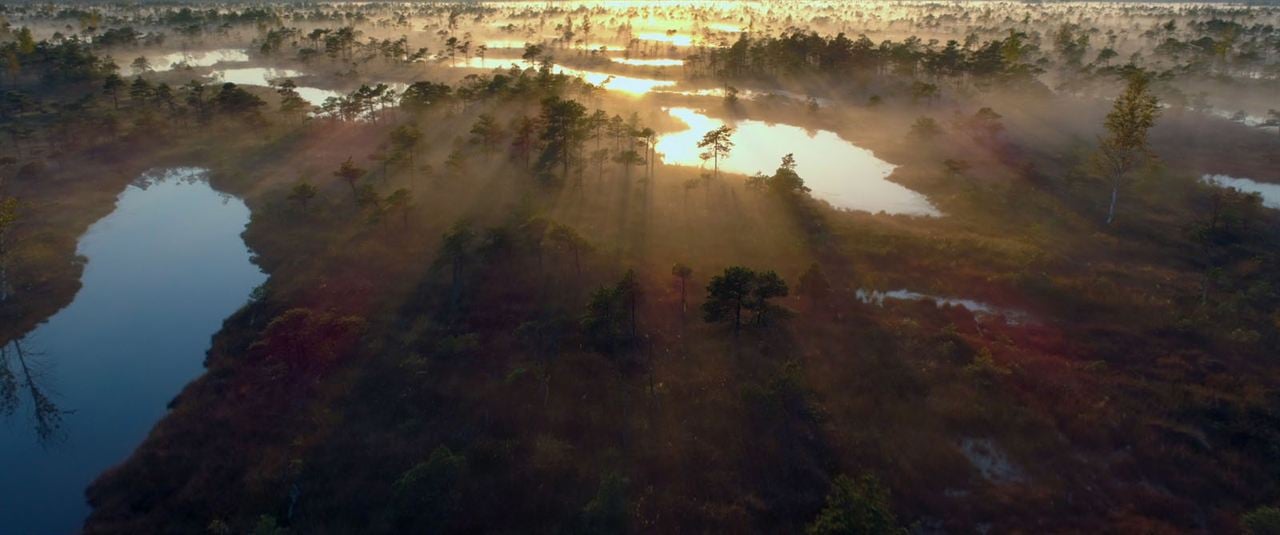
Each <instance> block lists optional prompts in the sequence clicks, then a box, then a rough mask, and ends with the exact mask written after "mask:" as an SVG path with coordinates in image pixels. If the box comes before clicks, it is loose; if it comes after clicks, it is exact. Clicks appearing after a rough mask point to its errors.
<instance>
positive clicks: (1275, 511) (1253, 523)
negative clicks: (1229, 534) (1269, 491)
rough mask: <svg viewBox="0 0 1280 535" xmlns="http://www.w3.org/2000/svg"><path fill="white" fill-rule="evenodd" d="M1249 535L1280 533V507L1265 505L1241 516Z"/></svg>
mask: <svg viewBox="0 0 1280 535" xmlns="http://www.w3.org/2000/svg"><path fill="white" fill-rule="evenodd" d="M1240 525H1241V526H1243V527H1244V531H1245V533H1247V534H1248V535H1280V508H1276V507H1271V506H1268V505H1264V506H1262V507H1259V508H1257V509H1254V510H1252V511H1249V512H1248V513H1245V514H1244V515H1243V516H1241V517H1240Z"/></svg>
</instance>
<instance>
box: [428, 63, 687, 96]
mask: <svg viewBox="0 0 1280 535" xmlns="http://www.w3.org/2000/svg"><path fill="white" fill-rule="evenodd" d="M441 64H442V65H446V66H450V67H466V68H471V69H507V68H511V67H515V68H517V69H537V68H538V64H537V63H536V62H532V61H528V60H525V59H520V58H506V59H494V58H487V59H481V58H478V57H472V58H454V59H453V60H447V59H446V60H443V63H441ZM551 72H553V73H555V74H564V75H567V76H573V77H575V78H581V79H582V80H583V81H585V82H587V83H589V84H592V85H598V86H600V87H603V88H604V89H606V90H609V91H617V92H620V93H625V94H628V95H633V96H640V95H644V94H646V93H649V92H652V91H653V90H654V89H657V88H659V87H674V86H675V85H676V82H675V80H659V79H656V78H637V77H635V76H622V75H618V74H611V73H607V72H597V71H584V70H582V69H574V68H572V67H565V66H563V65H552V66H551Z"/></svg>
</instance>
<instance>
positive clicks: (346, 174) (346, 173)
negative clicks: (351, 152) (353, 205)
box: [333, 156, 367, 201]
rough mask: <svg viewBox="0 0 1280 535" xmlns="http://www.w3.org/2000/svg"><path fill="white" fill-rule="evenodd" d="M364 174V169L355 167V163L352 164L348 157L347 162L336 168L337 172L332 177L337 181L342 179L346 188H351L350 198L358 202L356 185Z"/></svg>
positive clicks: (358, 196)
mask: <svg viewBox="0 0 1280 535" xmlns="http://www.w3.org/2000/svg"><path fill="white" fill-rule="evenodd" d="M366 172H367V171H365V170H364V169H361V168H359V167H356V164H355V162H353V161H352V159H351V157H350V156H348V157H347V160H346V161H344V162H342V165H340V166H338V170H337V171H334V172H333V176H336V177H338V178H339V179H342V181H343V182H346V183H347V186H348V187H350V188H351V198H352V199H355V200H356V201H359V200H360V195H359V192H358V191H357V190H356V183H357V182H359V181H360V179H361V178H363V177H364V175H365V173H366Z"/></svg>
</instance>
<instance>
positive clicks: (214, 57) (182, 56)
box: [147, 48, 249, 71]
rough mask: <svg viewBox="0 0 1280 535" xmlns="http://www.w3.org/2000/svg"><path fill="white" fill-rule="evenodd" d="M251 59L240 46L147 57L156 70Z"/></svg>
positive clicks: (207, 65) (204, 65) (209, 65)
mask: <svg viewBox="0 0 1280 535" xmlns="http://www.w3.org/2000/svg"><path fill="white" fill-rule="evenodd" d="M241 61H249V54H248V53H246V52H245V51H244V50H241V49H238V48H221V49H217V50H205V51H200V52H173V53H170V54H163V55H159V56H151V57H148V58H147V62H148V63H150V64H151V68H152V69H153V70H155V71H167V70H172V69H174V68H177V67H180V66H185V67H212V66H214V65H216V64H218V63H222V62H228V63H232V62H241Z"/></svg>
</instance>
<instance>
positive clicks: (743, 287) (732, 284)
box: [702, 266, 756, 332]
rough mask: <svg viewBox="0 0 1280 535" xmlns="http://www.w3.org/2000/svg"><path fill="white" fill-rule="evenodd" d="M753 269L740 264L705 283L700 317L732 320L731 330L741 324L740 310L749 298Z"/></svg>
mask: <svg viewBox="0 0 1280 535" xmlns="http://www.w3.org/2000/svg"><path fill="white" fill-rule="evenodd" d="M755 277H756V274H755V272H754V271H751V270H750V269H747V268H745V267H741V266H733V267H730V268H727V269H725V270H724V273H723V274H721V275H716V276H715V277H712V278H711V282H710V284H708V285H707V300H706V302H704V303H702V317H703V319H705V320H706V321H707V322H716V321H724V320H726V319H727V320H732V321H733V331H734V332H738V329H739V328H741V326H742V310H743V309H744V308H746V306H747V304H748V303H749V300H750V298H751V289H752V287H753V286H754V284H755Z"/></svg>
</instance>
